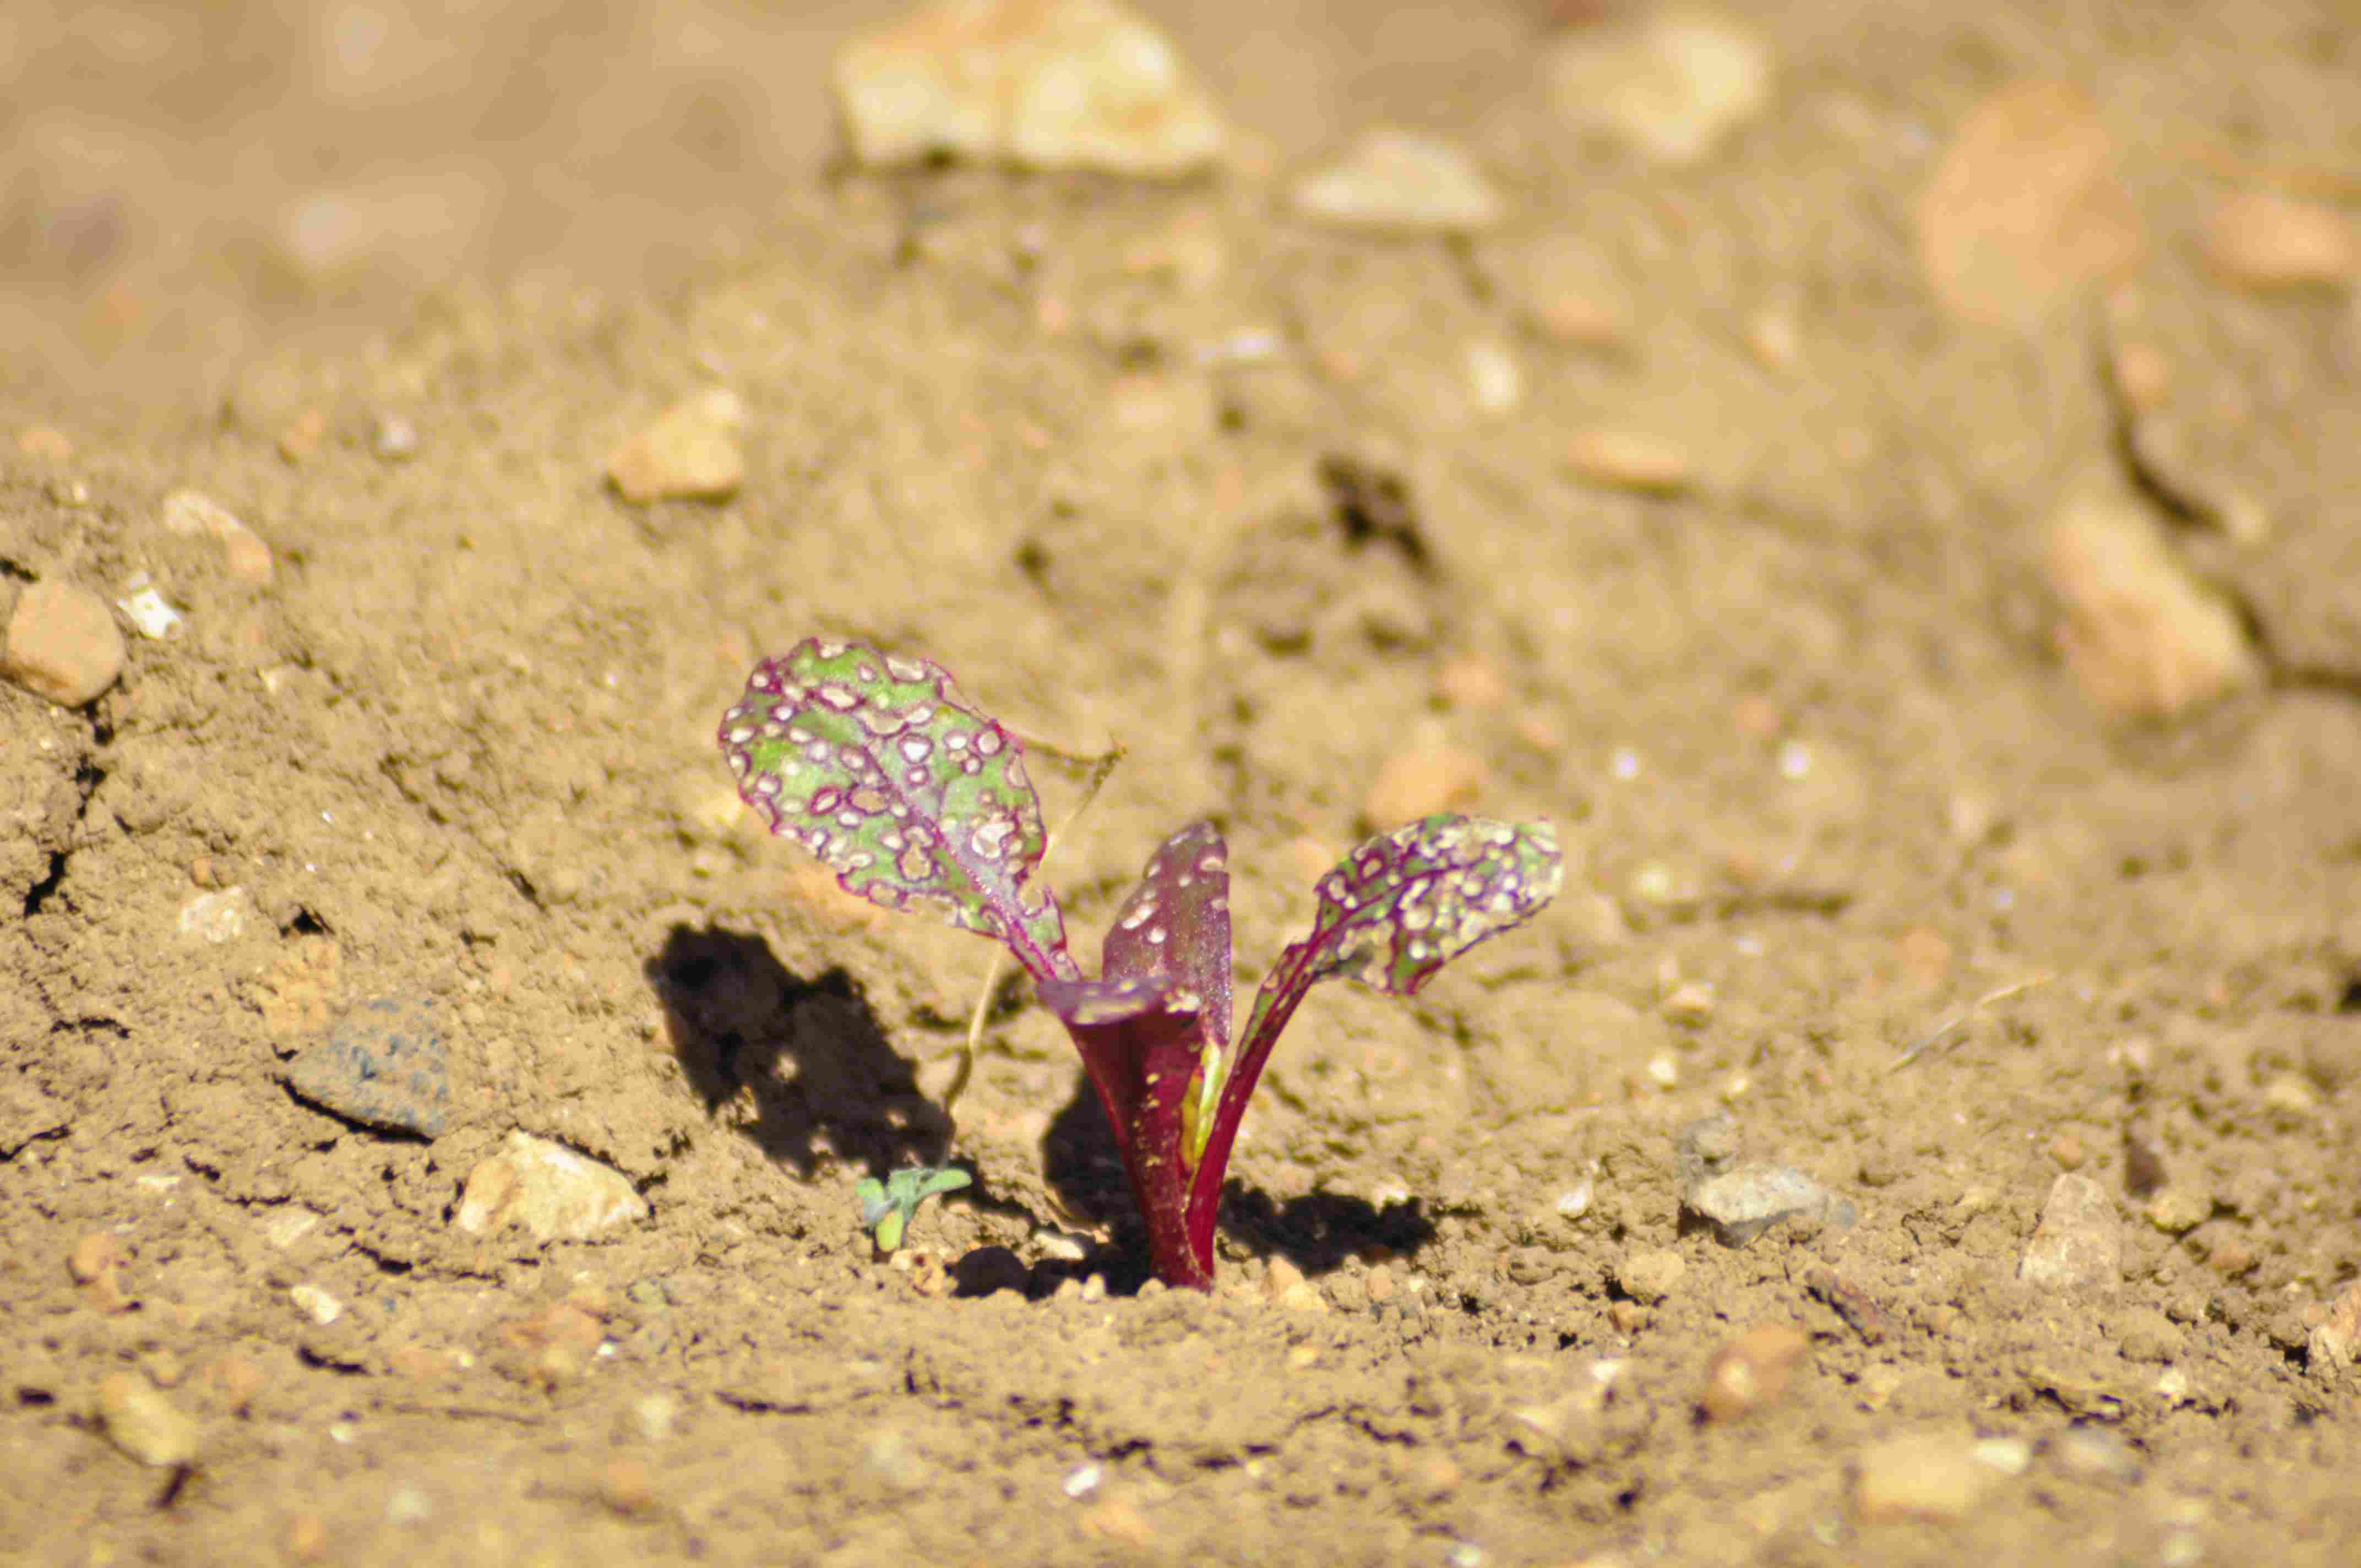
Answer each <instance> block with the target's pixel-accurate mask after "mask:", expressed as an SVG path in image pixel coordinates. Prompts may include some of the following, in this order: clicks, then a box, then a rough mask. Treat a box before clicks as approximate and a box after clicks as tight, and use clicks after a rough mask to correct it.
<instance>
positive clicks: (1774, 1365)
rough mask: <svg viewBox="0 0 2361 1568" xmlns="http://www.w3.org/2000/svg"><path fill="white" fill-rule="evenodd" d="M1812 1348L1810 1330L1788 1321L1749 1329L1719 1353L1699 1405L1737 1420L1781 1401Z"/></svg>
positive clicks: (1719, 1418)
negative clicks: (1797, 1369) (1791, 1325)
mask: <svg viewBox="0 0 2361 1568" xmlns="http://www.w3.org/2000/svg"><path fill="white" fill-rule="evenodd" d="M1811 1348H1812V1336H1811V1335H1809V1334H1807V1333H1806V1332H1804V1331H1803V1330H1801V1329H1795V1328H1789V1327H1787V1326H1786V1325H1784V1324H1783V1323H1763V1324H1760V1325H1758V1326H1757V1327H1754V1328H1751V1329H1749V1330H1747V1331H1746V1332H1744V1333H1742V1334H1741V1335H1739V1336H1738V1337H1737V1338H1736V1339H1734V1340H1731V1341H1730V1343H1728V1344H1725V1345H1723V1346H1722V1347H1721V1349H1720V1350H1719V1351H1717V1352H1715V1353H1714V1357H1713V1362H1712V1364H1711V1365H1709V1366H1708V1367H1707V1369H1706V1376H1705V1393H1704V1395H1703V1396H1702V1397H1700V1398H1699V1399H1698V1400H1697V1404H1698V1406H1699V1408H1701V1409H1703V1410H1704V1411H1705V1413H1706V1417H1707V1419H1708V1420H1717V1421H1734V1420H1739V1419H1741V1417H1745V1416H1751V1415H1752V1414H1753V1413H1754V1412H1755V1411H1757V1410H1759V1409H1763V1408H1764V1407H1766V1406H1769V1405H1774V1404H1777V1403H1778V1402H1779V1399H1780V1398H1781V1397H1782V1396H1784V1394H1785V1393H1786V1392H1787V1385H1788V1384H1789V1383H1790V1382H1792V1381H1794V1378H1795V1365H1796V1363H1798V1362H1800V1361H1801V1360H1803V1358H1804V1353H1805V1352H1806V1351H1807V1350H1809V1349H1811Z"/></svg>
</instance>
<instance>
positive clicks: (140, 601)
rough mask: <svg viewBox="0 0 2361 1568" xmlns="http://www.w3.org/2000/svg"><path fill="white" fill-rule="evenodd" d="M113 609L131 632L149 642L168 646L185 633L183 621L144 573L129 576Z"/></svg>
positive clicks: (185, 626)
mask: <svg viewBox="0 0 2361 1568" xmlns="http://www.w3.org/2000/svg"><path fill="white" fill-rule="evenodd" d="M115 609H119V610H121V611H122V612H123V619H124V620H128V621H129V622H130V623H131V629H132V630H134V631H137V633H139V635H140V636H142V637H145V638H146V639H148V641H150V642H170V641H173V640H174V639H176V638H178V637H179V636H180V635H181V633H182V632H184V631H186V630H188V620H187V618H186V617H184V616H182V615H181V612H180V611H179V610H177V609H173V608H172V604H171V601H170V600H169V599H167V598H165V597H164V596H163V595H162V594H161V593H160V592H159V591H158V590H157V587H156V585H155V584H154V583H153V582H151V581H149V580H148V574H147V573H145V572H137V573H134V574H133V575H132V577H131V581H130V582H128V583H126V584H125V585H124V595H123V597H122V598H119V599H116V600H115Z"/></svg>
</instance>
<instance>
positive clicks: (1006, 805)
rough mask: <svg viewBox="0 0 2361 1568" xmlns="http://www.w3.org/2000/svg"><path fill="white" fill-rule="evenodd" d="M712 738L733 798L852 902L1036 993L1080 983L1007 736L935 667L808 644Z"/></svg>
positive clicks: (757, 679)
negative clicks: (995, 953) (1054, 984)
mask: <svg viewBox="0 0 2361 1568" xmlns="http://www.w3.org/2000/svg"><path fill="white" fill-rule="evenodd" d="M718 739H719V741H720V745H721V752H722V756H723V757H724V758H725V759H726V760H727V761H728V762H729V764H730V773H732V774H733V775H734V776H735V777H736V779H737V781H738V793H739V795H741V796H742V797H743V798H744V799H745V801H746V803H747V804H748V805H749V806H752V807H753V808H754V809H755V810H756V811H757V812H759V813H760V814H761V815H762V817H763V819H764V820H765V821H767V822H768V823H769V824H770V826H771V831H773V832H774V833H780V834H784V835H785V836H786V837H788V838H790V839H795V840H796V842H797V843H799V844H801V845H802V846H803V847H804V848H805V849H807V850H810V851H811V852H812V853H813V854H815V855H817V856H818V857H819V858H820V859H821V860H822V861H825V862H827V864H828V867H829V870H830V871H833V872H836V876H837V880H838V881H839V882H840V883H843V884H844V887H845V890H846V891H847V892H849V893H852V894H858V895H860V896H861V897H863V898H866V899H868V900H870V901H871V902H872V903H874V904H878V905H884V907H886V908H888V909H908V910H928V911H931V912H932V913H934V914H935V915H937V916H940V917H941V918H942V919H944V920H946V921H948V922H950V924H951V925H954V926H958V927H963V928H965V929H967V930H971V931H976V932H981V933H982V934H983V935H985V936H988V937H995V938H999V939H1000V940H1001V941H1002V942H1004V943H1005V944H1006V945H1007V947H1008V949H1009V951H1010V952H1011V953H1013V954H1015V955H1016V959H1017V961H1018V962H1019V963H1021V964H1023V965H1024V966H1025V968H1026V969H1027V970H1029V971H1030V972H1031V973H1032V974H1033V976H1034V978H1035V979H1036V980H1050V979H1060V978H1062V979H1071V978H1072V977H1073V976H1074V975H1075V974H1076V972H1077V971H1076V970H1075V967H1074V961H1073V959H1071V957H1070V956H1069V955H1068V954H1067V952H1066V932H1065V922H1064V920H1063V918H1062V917H1061V916H1060V914H1059V911H1058V903H1057V900H1056V899H1055V898H1054V897H1052V896H1051V895H1050V893H1049V888H1048V887H1047V886H1044V885H1039V884H1038V883H1037V882H1036V880H1035V873H1036V872H1038V870H1039V869H1040V864H1041V856H1042V852H1043V850H1044V849H1045V848H1046V847H1047V844H1048V834H1047V833H1046V832H1045V831H1044V830H1043V828H1042V826H1041V803H1040V797H1039V796H1038V795H1036V794H1035V793H1034V789H1033V784H1032V782H1031V781H1030V780H1029V779H1027V777H1026V775H1025V762H1024V748H1023V747H1022V746H1021V745H1019V744H1018V742H1017V740H1016V736H1014V735H1012V734H1010V733H1009V732H1008V731H1007V730H1006V729H1003V728H1002V727H1001V726H1000V725H999V724H998V723H996V722H994V720H993V719H992V718H989V717H988V716H986V715H985V714H983V712H981V711H979V710H978V709H977V708H976V707H974V706H973V705H972V704H971V703H970V702H969V701H968V700H967V699H966V697H964V696H961V693H960V690H959V688H958V687H957V686H955V685H952V684H951V678H950V674H947V673H946V672H945V671H944V670H943V668H942V667H941V666H940V665H939V664H936V663H931V662H929V661H928V660H925V659H914V658H909V657H906V656H904V655H900V654H889V653H884V652H879V651H878V650H876V649H874V648H871V647H868V646H866V645H864V644H862V643H859V642H846V641H829V640H827V639H822V638H811V639H807V641H802V642H799V643H797V644H796V646H795V647H794V648H792V649H790V650H789V651H788V652H786V653H785V654H783V655H781V656H780V657H778V658H775V659H765V660H763V663H760V664H758V665H756V666H755V668H754V673H753V674H752V677H751V678H749V679H748V681H747V683H746V693H745V696H742V697H741V698H740V699H739V701H738V702H737V703H736V704H735V705H734V706H732V707H730V711H729V712H728V713H727V714H725V715H724V716H723V717H722V720H721V729H720V731H719V737H718Z"/></svg>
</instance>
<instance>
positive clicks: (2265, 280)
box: [2203, 191, 2361, 289]
mask: <svg viewBox="0 0 2361 1568" xmlns="http://www.w3.org/2000/svg"><path fill="white" fill-rule="evenodd" d="M2203 247H2204V254H2205V261H2206V265H2208V266H2209V267H2211V268H2212V269H2213V271H2214V273H2215V274H2216V275H2217V276H2219V277H2221V278H2222V279H2223V280H2225V281H2227V282H2231V283H2236V284H2239V285H2241V286H2243V287H2245V288H2248V289H2302V288H2342V287H2344V286H2345V285H2347V284H2349V283H2351V282H2352V281H2353V277H2354V273H2355V271H2356V269H2361V243H2356V239H2355V236H2354V232H2353V225H2351V224H2349V223H2347V222H2345V218H2344V216H2343V214H2339V213H2337V212H2336V211H2335V210H2334V209H2333V208H2329V207H2322V206H2315V205H2313V204H2312V203H2309V202H2298V201H2292V200H2290V199H2289V198H2288V197H2285V196H2278V195H2273V194H2271V193H2269V192H2259V191H2257V192H2243V193H2241V194H2238V195H2235V196H2225V197H2224V198H2223V199H2222V201H2221V202H2220V203H2219V204H2217V205H2216V206H2215V207H2214V209H2213V216H2212V218H2211V219H2210V220H2208V222H2207V223H2206V225H2205V236H2204V242H2203Z"/></svg>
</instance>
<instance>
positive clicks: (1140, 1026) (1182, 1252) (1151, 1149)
mask: <svg viewBox="0 0 2361 1568" xmlns="http://www.w3.org/2000/svg"><path fill="white" fill-rule="evenodd" d="M1103 951H1104V961H1103V963H1102V965H1101V970H1102V978H1100V979H1098V980H1095V981H1049V982H1045V983H1043V984H1042V985H1041V986H1040V988H1039V990H1040V993H1041V1000H1042V1002H1043V1003H1044V1004H1045V1005H1047V1006H1048V1007H1049V1008H1050V1010H1051V1011H1053V1012H1055V1013H1056V1014H1058V1016H1059V1017H1060V1018H1061V1019H1063V1020H1064V1022H1065V1025H1066V1030H1067V1032H1068V1033H1069V1034H1071V1036H1073V1037H1074V1044H1075V1046H1076V1047H1077V1048H1079V1049H1080V1050H1081V1052H1082V1063H1083V1065H1084V1067H1086V1068H1087V1069H1089V1072H1090V1075H1091V1081H1092V1083H1093V1086H1094V1087H1095V1088H1096V1089H1097V1090H1098V1093H1099V1100H1100V1102H1101V1103H1102V1104H1104V1106H1105V1107H1106V1113H1107V1120H1108V1122H1109V1124H1112V1125H1113V1127H1114V1128H1115V1139H1116V1142H1117V1144H1118V1145H1119V1146H1121V1147H1122V1149H1123V1155H1124V1167H1125V1170H1126V1173H1127V1174H1128V1175H1129V1177H1130V1179H1131V1189H1132V1196H1133V1198H1134V1199H1135V1200H1136V1201H1137V1202H1138V1204H1139V1211H1140V1213H1141V1214H1142V1215H1143V1216H1145V1217H1146V1219H1147V1221H1148V1246H1149V1251H1150V1252H1151V1254H1152V1255H1154V1257H1155V1260H1156V1269H1157V1273H1158V1274H1159V1275H1160V1276H1162V1277H1164V1278H1165V1279H1166V1280H1167V1281H1168V1282H1170V1283H1175V1284H1184V1285H1207V1284H1211V1283H1212V1281H1213V1211H1212V1209H1211V1208H1210V1207H1209V1208H1207V1209H1206V1211H1205V1212H1204V1213H1203V1215H1202V1217H1201V1216H1200V1215H1199V1214H1198V1213H1197V1212H1196V1210H1195V1207H1194V1206H1193V1204H1194V1192H1195V1184H1194V1183H1193V1182H1192V1180H1191V1176H1192V1173H1193V1171H1194V1168H1195V1164H1196V1160H1195V1154H1196V1149H1197V1147H1198V1146H1200V1145H1201V1143H1202V1138H1200V1137H1199V1136H1197V1135H1196V1132H1197V1128H1198V1126H1199V1112H1200V1109H1201V1107H1202V1106H1203V1105H1204V1104H1205V1103H1206V1101H1205V1099H1204V1097H1203V1095H1202V1093H1201V1092H1200V1091H1201V1090H1202V1086H1203V1085H1205V1084H1208V1083H1213V1082H1215V1081H1218V1080H1219V1078H1220V1075H1221V1069H1222V1065H1223V1058H1224V1054H1225V1053H1226V1052H1227V1050H1228V1049H1229V1044H1230V997H1231V979H1230V873H1229V854H1228V850H1227V847H1226V846H1225V845H1224V843H1223V842H1222V835H1221V833H1220V831H1219V830H1218V829H1216V828H1214V827H1213V824H1212V823H1210V822H1196V823H1191V825H1190V826H1188V827H1186V828H1182V829H1180V831H1179V832H1178V833H1175V834H1173V835H1172V837H1171V838H1170V839H1166V840H1165V841H1164V844H1163V846H1162V847H1161V848H1160V849H1159V850H1157V851H1156V853H1155V854H1154V855H1152V856H1150V857H1149V858H1148V868H1147V870H1146V871H1145V872H1142V873H1141V876H1140V881H1139V885H1138V886H1137V887H1135V888H1134V889H1132V892H1131V895H1130V896H1129V897H1128V898H1126V900H1125V901H1124V905H1123V909H1122V911H1121V912H1120V913H1119V914H1118V915H1117V916H1115V924H1114V925H1113V926H1111V927H1108V928H1107V934H1106V942H1105V945H1104V950H1103ZM1220 1195H1221V1193H1220V1184H1219V1182H1218V1181H1216V1182H1215V1183H1214V1184H1213V1190H1212V1198H1213V1201H1214V1202H1216V1203H1217V1202H1218V1201H1219V1199H1220Z"/></svg>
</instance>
